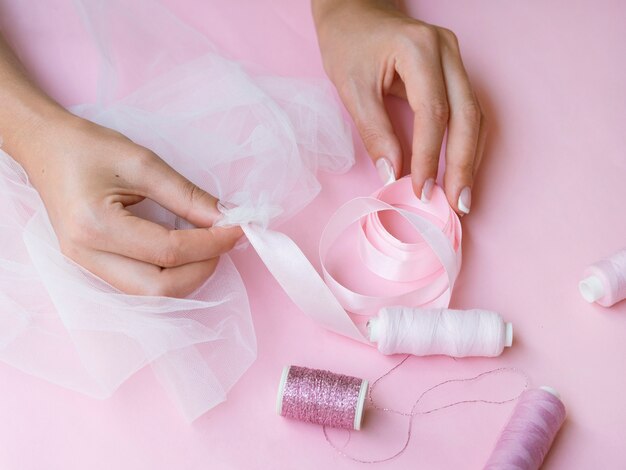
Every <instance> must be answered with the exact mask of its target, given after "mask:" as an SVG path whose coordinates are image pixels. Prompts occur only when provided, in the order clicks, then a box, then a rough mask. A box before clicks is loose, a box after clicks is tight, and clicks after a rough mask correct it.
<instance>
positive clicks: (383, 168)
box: [376, 157, 396, 186]
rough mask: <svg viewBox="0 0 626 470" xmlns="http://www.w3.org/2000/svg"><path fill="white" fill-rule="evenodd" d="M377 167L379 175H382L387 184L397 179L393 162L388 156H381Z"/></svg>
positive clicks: (384, 182) (381, 177)
mask: <svg viewBox="0 0 626 470" xmlns="http://www.w3.org/2000/svg"><path fill="white" fill-rule="evenodd" d="M376 169H377V170H378V176H380V179H381V181H382V182H383V184H384V185H385V186H387V185H388V184H390V183H393V182H394V181H395V180H396V176H395V174H394V172H393V167H392V166H391V162H390V161H389V160H388V159H387V158H385V157H381V158H379V159H378V160H376Z"/></svg>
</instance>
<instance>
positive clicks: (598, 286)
mask: <svg viewBox="0 0 626 470" xmlns="http://www.w3.org/2000/svg"><path fill="white" fill-rule="evenodd" d="M584 276H585V278H584V279H583V280H582V281H580V283H579V284H578V288H579V289H580V294H581V295H582V296H583V298H584V299H585V300H586V301H587V302H589V303H592V302H596V303H598V304H600V305H602V306H603V307H611V306H612V305H615V304H616V303H617V302H619V301H620V300H624V299H626V249H624V250H621V251H618V252H617V253H615V254H614V255H612V256H610V257H608V258H606V259H603V260H600V261H598V262H596V263H594V264H592V265H591V266H589V267H588V268H587V269H586V270H585V272H584Z"/></svg>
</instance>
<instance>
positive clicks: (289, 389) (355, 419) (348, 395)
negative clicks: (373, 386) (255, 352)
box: [276, 366, 368, 431]
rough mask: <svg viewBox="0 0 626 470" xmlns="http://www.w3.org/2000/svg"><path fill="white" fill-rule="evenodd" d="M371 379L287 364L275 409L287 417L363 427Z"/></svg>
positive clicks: (332, 424)
mask: <svg viewBox="0 0 626 470" xmlns="http://www.w3.org/2000/svg"><path fill="white" fill-rule="evenodd" d="M367 387H368V382H367V380H365V379H359V378H357V377H350V376H348V375H342V374H335V373H334V372H329V371H327V370H319V369H309V368H307V367H299V366H285V368H284V369H283V373H282V376H281V379H280V384H279V387H278V398H277V401H276V412H277V413H278V414H279V415H281V416H284V417H286V418H292V419H296V420H298V421H304V422H307V423H316V424H321V425H323V426H331V427H335V428H343V429H354V430H357V431H358V430H359V429H361V420H362V419H363V407H364V405H365V396H366V394H367Z"/></svg>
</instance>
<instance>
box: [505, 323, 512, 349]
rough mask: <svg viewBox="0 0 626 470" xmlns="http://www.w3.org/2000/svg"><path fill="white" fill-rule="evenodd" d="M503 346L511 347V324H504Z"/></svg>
mask: <svg viewBox="0 0 626 470" xmlns="http://www.w3.org/2000/svg"><path fill="white" fill-rule="evenodd" d="M504 346H505V347H507V348H510V347H511V346H513V323H506V326H505V331H504Z"/></svg>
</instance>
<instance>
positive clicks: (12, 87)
mask: <svg viewBox="0 0 626 470" xmlns="http://www.w3.org/2000/svg"><path fill="white" fill-rule="evenodd" d="M0 103H2V106H1V107H0V134H1V135H2V138H3V144H2V148H3V150H6V151H7V152H8V153H9V155H11V156H12V157H13V158H15V159H16V160H17V161H18V162H19V163H20V164H21V165H22V167H24V169H25V170H26V173H27V174H28V176H29V179H30V182H31V183H32V184H33V186H34V187H35V188H36V189H37V190H38V191H39V194H40V195H41V198H42V199H43V202H44V204H45V206H46V209H47V211H48V216H49V217H50V221H51V223H52V226H53V228H54V231H55V233H56V235H57V237H58V239H59V244H60V247H61V250H62V251H63V253H64V254H65V255H66V256H68V257H69V258H71V259H73V260H74V261H76V262H77V263H78V264H80V265H82V266H84V267H85V268H87V269H88V270H89V271H91V272H92V273H94V274H96V275H98V276H100V277H101V278H102V279H104V280H105V281H107V282H108V283H109V284H111V285H112V286H114V287H116V288H117V289H119V290H121V291H123V292H127V293H129V294H146V295H165V296H172V297H183V296H185V295H187V294H190V293H191V292H193V291H194V290H195V289H197V288H198V287H200V285H201V284H202V283H203V282H204V281H205V280H206V279H207V278H208V277H209V276H210V275H211V274H212V273H213V271H214V270H215V267H216V266H217V262H218V257H219V255H221V254H222V253H225V252H226V251H228V250H230V249H231V248H232V247H233V246H234V244H235V243H236V242H237V239H238V238H239V237H240V236H241V235H242V231H241V229H240V228H236V227H231V228H219V227H212V225H213V223H214V222H215V221H216V219H217V218H218V217H219V215H220V214H219V211H218V210H217V206H216V203H217V200H216V199H215V198H214V197H213V196H211V195H210V194H207V193H206V192H204V191H202V190H201V189H200V188H198V187H197V186H195V185H193V184H192V183H191V182H189V181H188V180H186V179H185V178H183V177H182V176H181V175H180V174H178V173H177V172H176V171H174V170H173V169H172V168H171V167H169V166H168V165H167V164H166V163H165V162H164V161H163V160H161V159H160V158H159V157H158V156H157V155H155V154H154V153H152V152H151V151H149V150H148V149H146V148H144V147H141V146H139V145H137V144H135V143H133V142H131V141H130V140H129V139H127V138H126V137H124V136H123V135H121V134H119V133H118V132H114V131H112V130H110V129H106V128H104V127H101V126H98V125H96V124H94V123H92V122H89V121H86V120H84V119H81V118H78V117H76V116H74V115H72V114H70V113H69V112H67V111H66V110H65V109H63V108H62V107H61V106H59V105H58V104H57V103H56V102H54V101H53V100H52V99H50V98H49V97H48V96H47V95H46V94H45V93H43V92H42V91H41V90H40V89H39V88H38V87H37V86H36V85H35V84H34V83H33V82H32V81H30V79H29V77H28V74H27V73H26V71H25V70H24V68H23V67H22V65H21V63H20V62H19V60H18V59H17V57H16V56H15V54H13V52H12V51H11V50H10V48H9V47H8V45H7V44H6V42H5V41H4V40H3V39H2V37H1V36H0ZM145 198H149V199H152V200H154V201H155V202H157V203H159V204H160V205H161V206H163V207H165V208H167V209H169V210H170V211H172V212H173V213H175V214H176V215H178V216H180V217H182V218H184V219H186V220H187V221H189V222H191V223H192V224H194V225H196V226H197V227H202V228H197V229H191V230H170V229H167V228H165V227H163V226H161V225H158V224H156V223H153V222H150V221H148V220H145V219H142V218H140V217H137V216H135V215H133V214H132V213H131V212H130V211H129V210H128V206H132V205H133V204H137V203H138V202H141V201H142V200H143V199H145Z"/></svg>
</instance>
